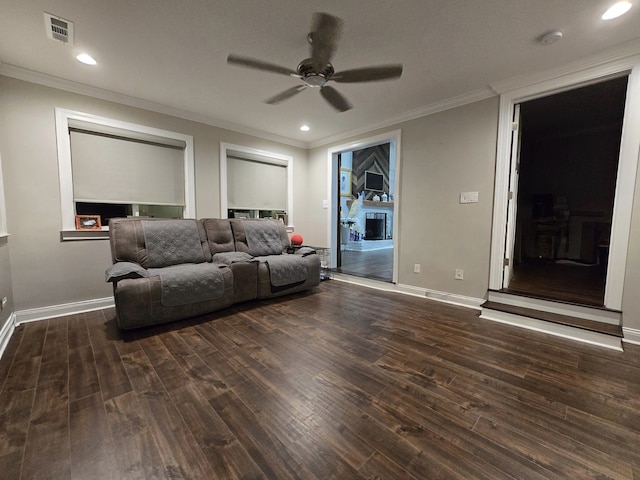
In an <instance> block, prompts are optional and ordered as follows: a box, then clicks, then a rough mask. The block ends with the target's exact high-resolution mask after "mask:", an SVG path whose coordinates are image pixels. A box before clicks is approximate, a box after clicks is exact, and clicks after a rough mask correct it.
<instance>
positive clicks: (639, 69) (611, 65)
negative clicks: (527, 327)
mask: <svg viewBox="0 0 640 480" xmlns="http://www.w3.org/2000/svg"><path fill="white" fill-rule="evenodd" d="M625 74H629V83H628V87H627V99H626V104H625V114H624V121H623V129H622V139H621V148H620V159H619V164H618V177H617V180H616V192H615V206H614V213H613V221H612V227H611V242H610V243H611V246H610V253H609V268H608V271H607V284H606V290H605V299H604V303H605V306H606V307H607V308H611V309H615V310H620V309H621V308H622V291H623V286H624V274H625V268H626V259H627V251H628V244H629V232H630V228H631V208H632V205H633V195H634V190H635V181H636V172H637V168H638V153H639V149H640V115H638V112H640V56H638V55H634V56H630V57H628V58H623V59H617V60H615V61H612V62H607V63H603V64H601V65H599V66H596V67H592V68H587V69H582V70H580V71H577V72H573V73H569V74H565V75H561V76H553V77H550V78H548V79H546V80H544V81H540V82H537V83H526V82H523V84H522V86H521V87H519V88H514V89H512V90H510V91H506V92H501V95H500V110H499V118H498V145H497V153H496V179H495V190H494V211H493V225H492V235H491V264H490V270H489V288H490V289H492V290H500V289H501V288H502V282H503V262H504V258H505V248H506V247H505V238H506V237H505V234H506V231H507V209H508V195H509V178H510V170H509V162H510V154H511V144H510V142H511V122H512V118H513V111H514V106H515V104H517V103H521V102H524V101H527V100H532V99H534V98H540V97H544V96H548V95H552V94H554V93H559V92H562V91H566V90H572V89H575V88H578V87H581V86H584V85H588V84H592V83H597V82H600V81H603V80H605V79H607V77H610V78H613V77H618V76H621V75H625Z"/></svg>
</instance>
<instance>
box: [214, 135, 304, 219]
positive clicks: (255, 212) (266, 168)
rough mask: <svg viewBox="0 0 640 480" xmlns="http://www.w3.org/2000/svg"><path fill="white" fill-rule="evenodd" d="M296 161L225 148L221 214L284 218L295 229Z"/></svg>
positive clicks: (241, 148)
mask: <svg viewBox="0 0 640 480" xmlns="http://www.w3.org/2000/svg"><path fill="white" fill-rule="evenodd" d="M292 161H293V159H292V157H290V156H288V155H280V154H277V153H272V152H265V151H262V150H256V149H252V148H246V147H240V146H237V145H229V144H224V143H223V144H221V146H220V184H221V185H220V194H221V199H220V203H221V211H222V212H224V213H226V214H227V215H228V216H235V217H239V216H242V217H253V218H264V217H271V218H282V219H283V220H284V219H286V222H287V224H288V225H293V221H292V210H293V194H292V191H293V180H292V179H293V169H292Z"/></svg>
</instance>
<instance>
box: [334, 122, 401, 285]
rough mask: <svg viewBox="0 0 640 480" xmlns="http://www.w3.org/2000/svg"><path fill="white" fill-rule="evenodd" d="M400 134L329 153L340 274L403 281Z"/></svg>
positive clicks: (383, 136) (387, 135)
mask: <svg viewBox="0 0 640 480" xmlns="http://www.w3.org/2000/svg"><path fill="white" fill-rule="evenodd" d="M399 141H400V132H399V131H395V132H392V133H390V134H386V135H381V136H378V137H374V138H370V139H366V140H364V141H361V142H357V143H353V144H349V145H342V146H339V147H335V148H332V149H330V150H329V162H330V164H329V165H330V170H329V174H330V178H331V179H332V182H331V188H330V192H331V197H332V198H333V201H332V205H333V207H332V209H331V229H330V240H329V241H330V245H331V247H332V248H331V250H332V267H333V268H334V269H335V271H336V272H338V273H341V274H345V275H350V276H356V277H362V278H366V279H371V280H377V281H383V282H391V283H394V282H396V281H397V268H396V265H397V249H396V232H397V230H398V228H397V225H398V222H397V212H398V200H399V195H398V171H399V169H398V167H399V158H398V157H399V156H398V154H397V152H398V146H399Z"/></svg>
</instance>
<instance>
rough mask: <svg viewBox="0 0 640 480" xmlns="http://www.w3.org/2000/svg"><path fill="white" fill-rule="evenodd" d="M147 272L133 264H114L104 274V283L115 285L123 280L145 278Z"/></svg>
mask: <svg viewBox="0 0 640 480" xmlns="http://www.w3.org/2000/svg"><path fill="white" fill-rule="evenodd" d="M148 276H149V272H148V271H147V269H146V268H144V267H142V266H141V265H138V264H137V263H133V262H116V263H114V264H113V265H111V266H110V267H109V268H107V270H106V271H105V272H104V281H105V282H112V283H117V282H118V281H120V280H124V279H125V278H146V277H148Z"/></svg>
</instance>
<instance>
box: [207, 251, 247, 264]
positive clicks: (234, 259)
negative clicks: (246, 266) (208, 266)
mask: <svg viewBox="0 0 640 480" xmlns="http://www.w3.org/2000/svg"><path fill="white" fill-rule="evenodd" d="M212 261H213V263H222V264H223V265H231V264H232V263H238V262H255V261H257V260H256V259H255V258H254V257H252V256H251V255H249V254H248V253H246V252H220V253H216V254H214V255H213V258H212Z"/></svg>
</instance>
